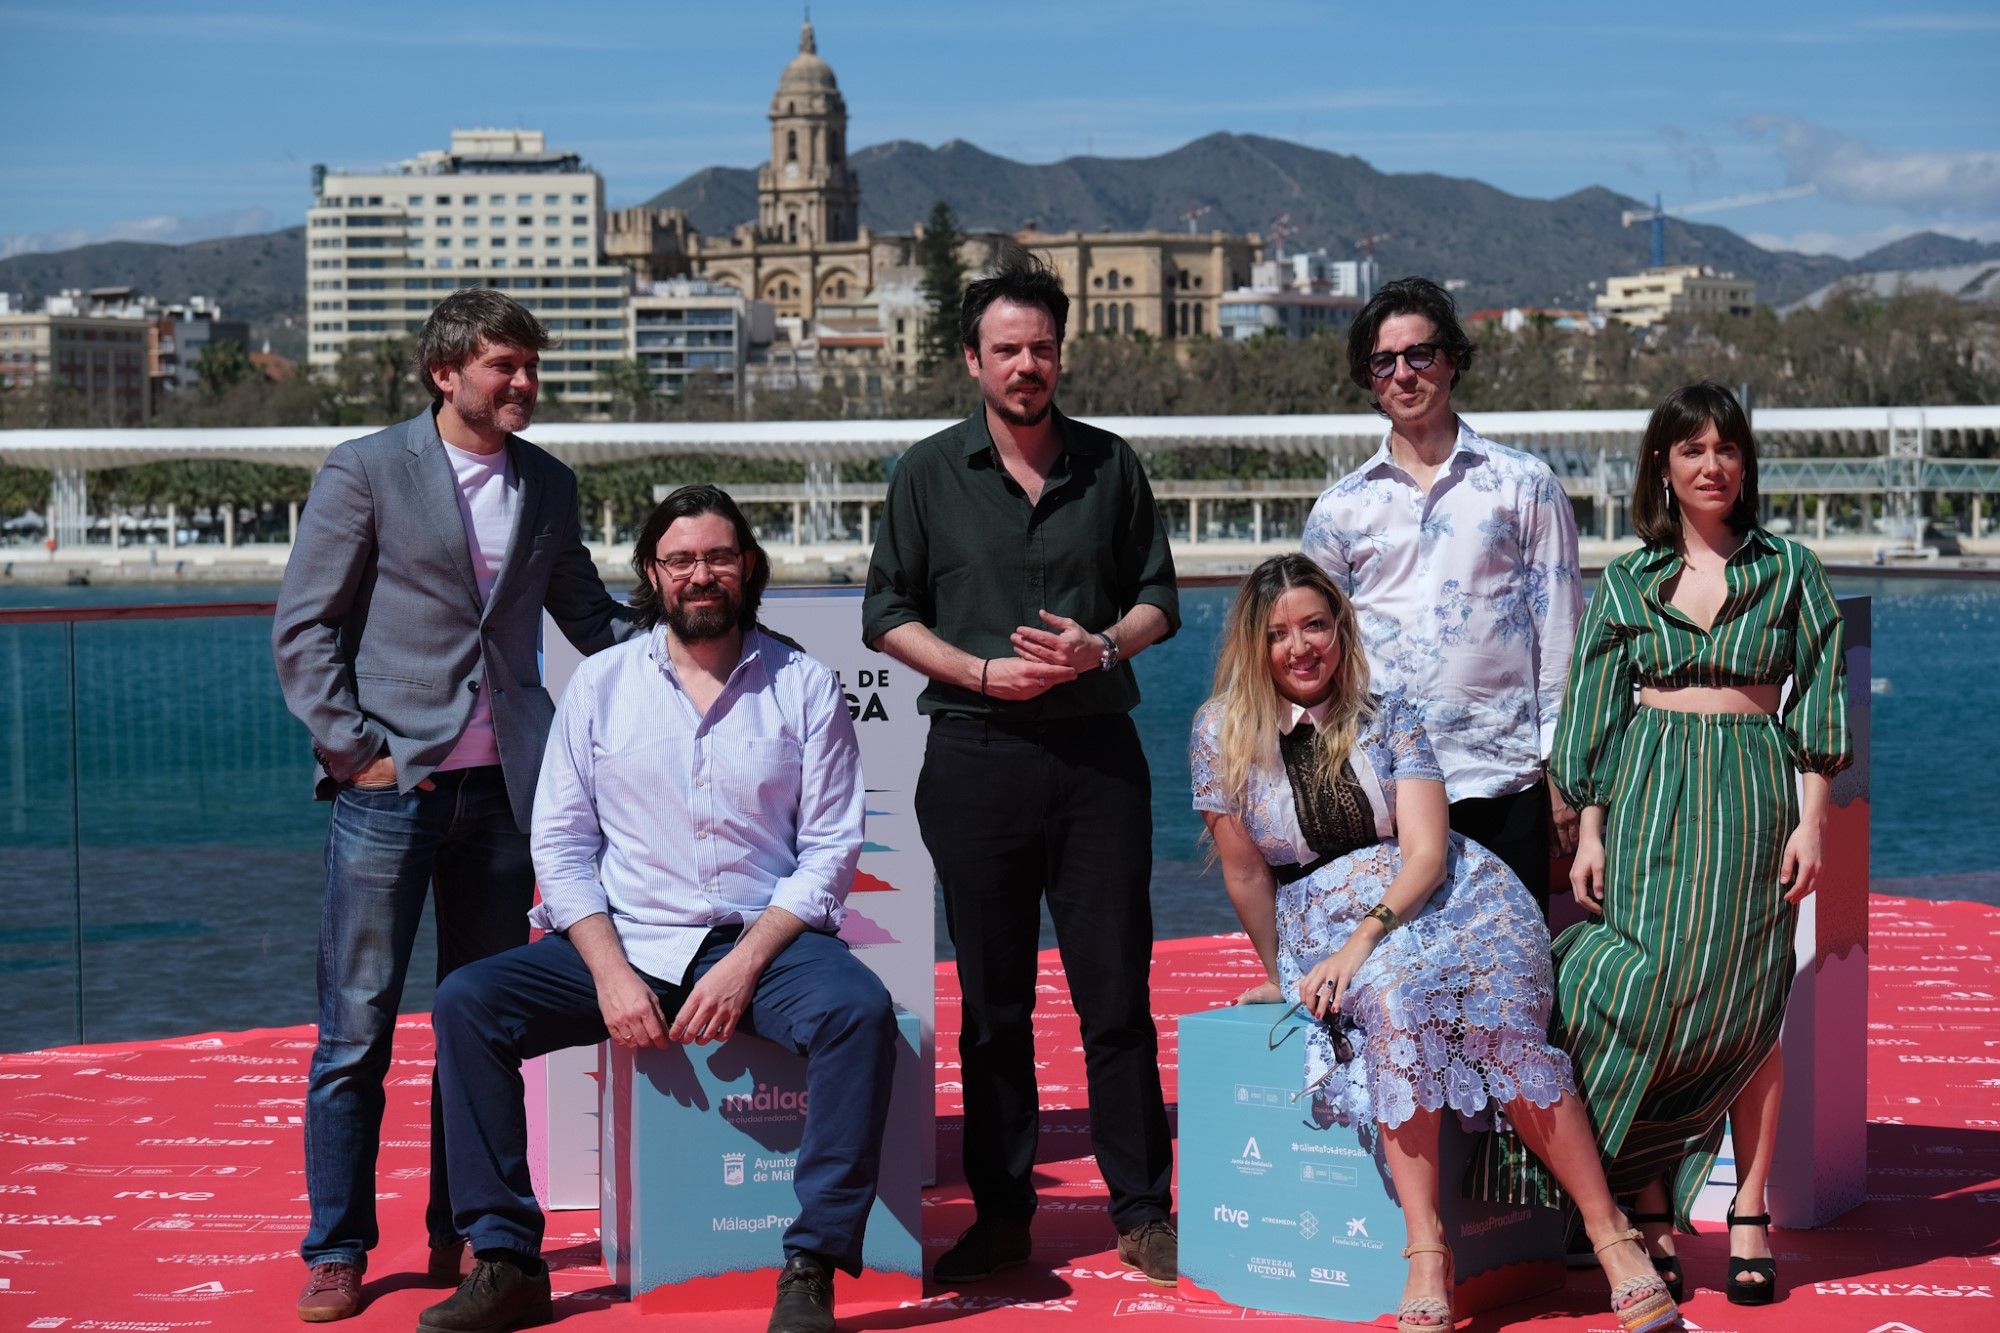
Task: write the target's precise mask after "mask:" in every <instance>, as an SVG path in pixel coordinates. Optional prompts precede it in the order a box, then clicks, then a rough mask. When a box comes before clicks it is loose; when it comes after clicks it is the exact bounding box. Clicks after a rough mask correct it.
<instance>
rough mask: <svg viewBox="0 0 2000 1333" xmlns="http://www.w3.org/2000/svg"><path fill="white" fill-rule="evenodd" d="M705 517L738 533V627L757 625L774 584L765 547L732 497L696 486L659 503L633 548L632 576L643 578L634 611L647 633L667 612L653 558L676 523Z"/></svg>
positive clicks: (713, 488)
mask: <svg viewBox="0 0 2000 1333" xmlns="http://www.w3.org/2000/svg"><path fill="white" fill-rule="evenodd" d="M702 514H720V515H722V516H723V517H724V518H726V519H728V520H729V524H730V526H731V527H733V528H735V529H736V548H737V549H738V550H740V551H742V552H743V564H744V568H743V608H742V614H741V615H739V616H738V617H737V619H736V623H737V624H738V625H740V626H742V627H743V628H744V629H749V628H750V627H751V626H752V625H754V624H756V623H757V605H758V603H759V602H761V601H763V600H764V585H765V584H767V583H769V582H770V581H771V562H770V561H769V560H767V559H765V558H764V548H763V547H762V546H759V545H758V544H757V535H756V534H755V533H753V532H751V531H750V520H748V519H746V518H744V517H743V511H742V510H741V509H738V508H737V507H736V501H734V500H732V499H730V498H729V492H728V491H725V490H723V489H722V488H721V487H720V486H711V485H709V484H708V483H707V482H698V483H696V484H695V485H692V486H683V487H681V488H680V489H679V490H677V491H675V492H674V493H673V494H672V495H669V496H668V497H667V498H666V499H664V500H662V501H660V504H659V507H658V508H656V509H655V510H653V513H652V516H651V517H649V518H648V519H647V520H646V525H645V526H644V527H642V528H640V529H639V540H638V541H637V542H636V543H635V544H634V546H633V549H632V572H633V573H635V574H637V575H638V576H639V587H638V589H637V590H636V591H635V592H634V593H633V594H632V609H633V610H634V611H637V612H638V613H639V623H640V624H641V625H643V626H645V627H646V628H647V629H651V628H652V627H653V626H655V625H657V624H659V623H660V621H661V620H662V619H663V618H664V617H665V614H666V607H665V605H664V604H663V603H662V602H661V600H660V591H659V589H658V588H656V587H654V586H653V580H652V577H651V575H652V569H653V556H654V553H655V552H656V551H658V550H659V549H660V538H662V537H664V536H666V535H667V529H668V528H670V527H672V526H673V525H674V520H675V519H680V518H695V517H698V516H699V515H702Z"/></svg>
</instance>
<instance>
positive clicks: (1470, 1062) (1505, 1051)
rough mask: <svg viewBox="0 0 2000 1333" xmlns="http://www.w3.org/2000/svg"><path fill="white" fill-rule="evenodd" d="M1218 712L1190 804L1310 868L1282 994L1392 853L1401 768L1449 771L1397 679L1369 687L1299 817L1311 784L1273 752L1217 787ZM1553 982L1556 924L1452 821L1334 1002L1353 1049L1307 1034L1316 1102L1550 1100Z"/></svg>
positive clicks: (1199, 758) (1389, 1119)
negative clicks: (1402, 916) (1410, 907)
mask: <svg viewBox="0 0 2000 1333" xmlns="http://www.w3.org/2000/svg"><path fill="white" fill-rule="evenodd" d="M1303 725H1305V726H1310V723H1305V724H1303ZM1220 728H1221V720H1220V710H1219V709H1218V708H1217V706H1216V705H1214V704H1213V703H1211V704H1209V705H1207V706H1205V707H1204V708H1203V709H1202V710H1201V712H1199V713H1198V714H1196V716H1195V722H1194V733H1193V737H1192V740H1191V742H1190V752H1191V758H1192V761H1193V768H1194V807H1195V809H1197V810H1209V811H1216V812H1219V813H1222V814H1229V815H1234V816H1236V817H1237V818H1238V819H1240V820H1241V821H1242V822H1243V826H1244V827H1245V828H1246V829H1247V830H1248V831H1249V833H1250V836H1251V838H1252V839H1253V840H1254V841H1255V842H1256V844H1257V847H1258V850H1259V851H1261V852H1263V854H1264V859H1265V860H1267V861H1269V862H1270V863H1271V864H1272V865H1273V866H1274V867H1279V868H1280V869H1281V878H1282V874H1283V873H1296V872H1297V869H1298V868H1302V867H1303V868H1308V869H1309V873H1306V874H1304V875H1303V876H1302V877H1300V878H1297V879H1295V880H1293V882H1291V883H1289V884H1284V883H1281V884H1280V886H1279V888H1278V902H1277V908H1278V976H1279V981H1280V984H1281V985H1282V986H1283V988H1284V992H1285V998H1286V999H1288V1000H1290V999H1296V998H1297V995H1298V984H1299V979H1300V978H1301V977H1303V976H1304V975H1305V974H1306V973H1307V972H1309V971H1311V970H1312V968H1313V967H1314V965H1315V964H1317V963H1319V962H1320V960H1321V959H1324V958H1326V957H1328V956H1329V955H1331V954H1332V953H1333V952H1334V951H1335V950H1337V949H1339V948H1340V947H1341V945H1343V944H1345V943H1346V942H1347V937H1348V936H1349V935H1350V934H1351V933H1352V932H1353V930H1354V927H1355V925H1356V924H1357V923H1359V922H1360V921H1361V920H1362V919H1363V918H1364V917H1365V915H1366V914H1367V911H1368V909H1369V908H1370V907H1373V906H1374V905H1375V904H1376V903H1378V902H1380V901H1381V900H1382V895H1383V893H1384V892H1385V891H1386V890H1387V889H1388V887H1389V882H1390V881H1391V880H1392V879H1394V878H1395V875H1396V872H1397V870H1398V868H1399V867H1400V865H1401V860H1402V856H1401V852H1400V851H1399V850H1398V848H1397V845H1396V841H1395V836H1394V830H1395V817H1396V781H1397V779H1399V778H1428V779H1430V780H1432V781H1442V780H1443V777H1442V775H1441V774H1440V772H1439V770H1438V764H1437V760H1436V758H1435V757H1434V756H1433V754H1432V753H1431V746H1430V741H1429V740H1428V739H1427V738H1426V737H1425V735H1424V730H1423V726H1422V724H1421V723H1420V722H1419V721H1418V720H1417V715H1416V712H1415V710H1414V709H1412V708H1409V707H1406V706H1404V705H1403V704H1402V702H1401V699H1400V697H1399V696H1395V695H1391V696H1388V697H1386V698H1384V699H1382V700H1380V701H1378V705H1377V709H1376V713H1375V718H1374V721H1373V723H1372V724H1370V725H1369V726H1368V727H1366V728H1364V731H1363V735H1362V737H1361V739H1360V742H1359V744H1358V745H1357V746H1356V750H1355V754H1354V755H1353V756H1352V757H1351V758H1350V759H1349V761H1348V767H1347V771H1346V772H1345V773H1344V774H1343V780H1342V782H1341V783H1340V784H1338V786H1339V790H1338V791H1330V790H1327V789H1325V788H1321V789H1320V795H1319V796H1318V797H1317V798H1315V800H1314V802H1313V806H1314V808H1312V809H1309V810H1308V811H1307V812H1306V818H1304V819H1301V818H1300V811H1299V802H1298V800H1297V796H1296V793H1297V792H1299V791H1311V790H1313V787H1312V785H1311V782H1310V778H1309V775H1308V774H1307V773H1306V772H1305V771H1304V770H1305V768H1306V767H1307V765H1305V764H1304V763H1302V762H1295V763H1293V764H1292V765H1290V768H1289V771H1288V767H1287V765H1286V764H1285V763H1284V762H1283V760H1282V759H1281V757H1280V756H1279V755H1272V756H1271V762H1270V763H1269V764H1266V765H1260V766H1259V767H1258V769H1257V770H1256V771H1255V772H1253V773H1252V775H1251V778H1250V782H1249V790H1248V792H1247V793H1246V799H1245V800H1244V801H1243V802H1242V803H1241V804H1240V805H1238V804H1235V803H1232V802H1231V801H1229V800H1228V798H1227V797H1225V796H1224V794H1223V792H1222V790H1221V786H1220V781H1219V775H1218V774H1219V764H1218V756H1217V736H1218V734H1219V732H1220ZM1288 735H1289V733H1288ZM1286 748H1287V749H1291V748H1293V747H1292V746H1291V745H1290V744H1289V743H1288V744H1287V747H1286ZM1298 753H1300V754H1302V753H1303V749H1302V748H1301V749H1300V750H1299V751H1298ZM1328 806H1331V807H1334V808H1331V809H1328V808H1324V807H1328ZM1553 989H1554V980H1553V975H1552V970H1551V966H1550V961H1549V933H1548V929H1547V927H1546V926H1544V925H1543V923H1542V916H1541V912H1540V910H1539V909H1538V908H1537V907H1536V905H1535V901H1534V899H1533V897H1531V896H1530V895H1529V893H1528V891H1527V889H1526V888H1524V887H1523V886H1522V884H1521V881H1520V880H1519V879H1517V878H1515V876H1514V874H1513V872H1512V871H1510V870H1508V869H1507V867H1506V866H1505V865H1504V864H1502V862H1501V861H1500V860H1499V858H1498V857H1496V856H1494V855H1493V854H1492V853H1491V852H1489V851H1487V850H1486V849H1485V848H1484V847H1482V846H1480V845H1479V844H1478V843H1476V842H1472V841H1469V840H1468V839H1466V838H1465V837H1463V836H1462V835H1460V834H1457V833H1454V834H1452V835H1451V841H1450V847H1449V850H1448V852H1447V855H1446V861H1445V877H1444V882H1443V883H1442V884H1440V885H1439V886H1438V888H1437V890H1436V892H1434V893H1432V894H1431V896H1430V898H1429V899H1428V900H1427V901H1426V902H1425V903H1424V906H1423V908H1422V910H1421V911H1419V912H1418V913H1417V915H1416V917H1415V918H1414V919H1413V920H1411V921H1409V922H1407V923H1406V924H1405V925H1403V926H1402V927H1400V928H1399V929H1397V930H1395V931H1393V932H1391V933H1390V934H1389V935H1388V936H1387V937H1386V938H1385V939H1384V940H1383V941H1382V942H1381V943H1380V944H1378V945H1377V946H1376V947H1375V951H1374V952H1373V953H1372V954H1370V955H1369V957H1368V961H1367V962H1366V963H1365V964H1363V965H1362V968H1361V970H1360V972H1359V973H1358V974H1357V975H1356V976H1355V978H1354V982H1353V984H1352V985H1351V986H1350V987H1349V988H1348V992H1347V996H1346V999H1345V1001H1344V1002H1343V1004H1342V1012H1343V1014H1344V1015H1345V1016H1346V1018H1347V1020H1349V1021H1350V1022H1351V1023H1352V1025H1353V1028H1354V1031H1353V1032H1352V1033H1351V1034H1346V1035H1347V1037H1348V1039H1347V1040H1346V1041H1345V1042H1344V1043H1341V1044H1343V1045H1346V1046H1347V1047H1348V1048H1349V1050H1350V1051H1351V1055H1352V1058H1351V1059H1348V1060H1345V1061H1343V1060H1342V1059H1340V1058H1339V1056H1338V1055H1337V1054H1336V1040H1335V1037H1336V1034H1334V1033H1333V1032H1332V1031H1331V1030H1330V1029H1329V1028H1328V1027H1326V1026H1325V1025H1315V1026H1314V1028H1313V1030H1312V1033H1311V1035H1310V1036H1309V1037H1308V1039H1307V1043H1306V1069H1305V1089H1306V1092H1307V1093H1308V1094H1309V1095H1310V1096H1311V1097H1312V1099H1313V1103H1314V1110H1315V1115H1316V1118H1317V1119H1318V1120H1320V1121H1321V1122H1322V1123H1341V1124H1348V1125H1355V1126H1367V1125H1368V1124H1369V1123H1370V1122H1375V1121H1379V1122H1381V1123H1382V1124H1384V1125H1387V1126H1389V1127H1390V1128H1394V1127H1396V1126H1397V1125H1400V1124H1402V1123H1403V1122H1404V1121H1406V1120H1408V1119H1409V1118H1410V1117H1411V1116H1413V1115H1415V1114H1416V1112H1417V1110H1418V1109H1419V1108H1422V1109H1424V1110H1426V1111H1436V1110H1440V1109H1442V1108H1444V1107H1447V1106H1448V1107H1450V1108H1451V1109H1452V1110H1454V1111H1457V1112H1458V1113H1459V1114H1460V1115H1461V1116H1463V1117H1465V1118H1467V1119H1468V1120H1471V1121H1475V1122H1480V1123H1486V1124H1496V1125H1497V1124H1500V1123H1501V1120H1500V1117H1499V1116H1498V1114H1497V1113H1498V1112H1499V1110H1500V1108H1501V1107H1502V1106H1504V1105H1505V1104H1506V1103H1508V1102H1511V1101H1513V1100H1514V1099H1515V1098H1517V1097H1525V1098H1527V1099H1528V1100H1529V1101H1531V1102H1533V1103H1534V1104H1535V1105H1536V1106H1540V1107H1547V1106H1552V1105H1554V1104H1555V1103H1556V1102H1557V1101H1558V1100H1559V1099H1560V1098H1561V1097H1562V1095H1563V1094H1564V1093H1565V1092H1569V1093H1574V1092H1575V1091H1576V1079H1575V1076H1574V1074H1573V1073H1572V1072H1571V1069H1570V1062H1569V1057H1568V1056H1567V1055H1565V1054H1563V1052H1562V1051H1561V1050H1559V1049H1557V1048H1556V1047H1554V1046H1552V1045H1550V1044H1549V1040H1548V1022H1549V1007H1550V1000H1551V995H1552V993H1553Z"/></svg>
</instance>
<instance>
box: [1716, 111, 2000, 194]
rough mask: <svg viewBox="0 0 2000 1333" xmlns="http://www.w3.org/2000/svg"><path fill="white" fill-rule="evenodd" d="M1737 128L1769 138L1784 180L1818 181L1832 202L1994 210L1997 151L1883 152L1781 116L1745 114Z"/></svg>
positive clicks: (1998, 189)
mask: <svg viewBox="0 0 2000 1333" xmlns="http://www.w3.org/2000/svg"><path fill="white" fill-rule="evenodd" d="M1744 128H1745V129H1746V130H1748V131H1749V132H1750V133H1751V134H1753V135H1758V136H1770V137H1773V138H1775V139H1776V140H1777V145H1778V156H1779V157H1780V159H1781V160H1782V161H1783V162H1784V164H1785V173H1786V175H1787V176H1788V177H1789V179H1790V183H1791V184H1793V185H1815V186H1818V187H1819V192H1820V194H1821V196H1823V197H1824V198H1827V199H1830V200H1833V201H1834V202H1836V203H1843V204H1861V205H1873V206H1877V207H1887V208H1895V209H1899V210H1902V211H1904V212H1907V213H1921V214H1940V213H1941V214H1945V215H1947V216H1959V217H1966V216H1970V217H1991V216H1993V215H1995V214H2000V152H1995V151H1993V150H1991V149H1985V148H1971V149H1963V150H1959V151H1956V152H1913V153H1894V152H1884V151H1882V150H1881V149H1878V148H1876V147H1874V146H1873V145H1872V144H1868V143H1864V142H1863V141H1861V140H1860V139H1854V138H1850V137H1848V136H1846V135H1844V134H1838V133H1835V132H1834V131H1832V130H1829V129H1825V128H1823V127H1821V126H1818V125H1814V124H1811V123H1809V122H1807V121H1803V120H1795V119H1792V118H1791V117H1789V116H1756V117H1752V118H1751V119H1750V120H1747V121H1745V122H1744Z"/></svg>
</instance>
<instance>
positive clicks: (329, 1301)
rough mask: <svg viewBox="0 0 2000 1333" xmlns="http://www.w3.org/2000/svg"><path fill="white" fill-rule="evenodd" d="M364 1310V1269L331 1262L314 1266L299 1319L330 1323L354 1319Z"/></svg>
mask: <svg viewBox="0 0 2000 1333" xmlns="http://www.w3.org/2000/svg"><path fill="white" fill-rule="evenodd" d="M360 1309H361V1270H360V1269H359V1268H357V1267H355V1266H354V1265H353V1264H344V1263H341V1262H339V1261H338V1260H329V1261H328V1262H326V1263H323V1264H314V1265H313V1267H312V1273H311V1274H310V1275H309V1276H308V1277H307V1278H306V1285H305V1289H304V1290H303V1291H301V1292H300V1293H299V1318H301V1319H303V1320H305V1321H306V1322H307V1323H308V1324H327V1323H331V1322H333V1321H334V1320H336V1319H351V1318H353V1317H354V1315H355V1314H357V1313H359V1312H360Z"/></svg>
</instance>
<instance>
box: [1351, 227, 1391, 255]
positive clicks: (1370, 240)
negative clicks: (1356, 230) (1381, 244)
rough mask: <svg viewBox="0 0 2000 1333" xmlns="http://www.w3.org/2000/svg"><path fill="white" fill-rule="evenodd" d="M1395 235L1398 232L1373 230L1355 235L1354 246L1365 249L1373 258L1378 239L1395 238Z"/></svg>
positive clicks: (1361, 249)
mask: <svg viewBox="0 0 2000 1333" xmlns="http://www.w3.org/2000/svg"><path fill="white" fill-rule="evenodd" d="M1395 235H1396V233H1395V232H1393V231H1371V232H1369V233H1368V234H1367V235H1366V236H1357V237H1355V238H1354V248H1355V249H1357V250H1360V251H1363V252H1364V253H1366V254H1367V256H1368V257H1369V258H1370V259H1373V258H1375V243H1376V242H1377V241H1387V240H1393V239H1394V238H1395Z"/></svg>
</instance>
